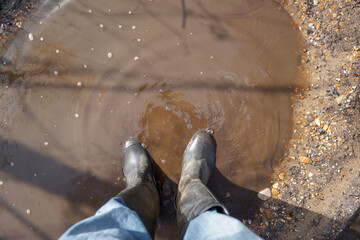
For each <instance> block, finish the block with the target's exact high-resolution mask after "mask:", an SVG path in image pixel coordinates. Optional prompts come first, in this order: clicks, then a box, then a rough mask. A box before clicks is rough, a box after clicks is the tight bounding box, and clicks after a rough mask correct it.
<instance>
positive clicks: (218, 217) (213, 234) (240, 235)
mask: <svg viewBox="0 0 360 240" xmlns="http://www.w3.org/2000/svg"><path fill="white" fill-rule="evenodd" d="M184 239H185V240H187V239H189V240H190V239H197V240H202V239H204V240H205V239H206V240H209V239H210V240H213V239H226V240H229V239H230V240H231V239H237V240H239V239H244V240H245V239H246V240H255V239H256V240H258V239H262V238H260V237H259V236H257V235H256V234H255V233H253V232H252V231H251V230H250V229H249V228H248V227H246V226H245V225H244V224H243V223H242V222H240V221H239V220H237V219H236V218H233V217H230V216H228V215H225V214H221V213H218V212H217V211H216V210H215V209H214V210H208V211H206V212H205V213H203V214H201V215H199V216H197V217H196V218H194V219H193V220H192V221H191V222H190V224H189V226H188V229H187V230H186V233H185V236H184Z"/></svg>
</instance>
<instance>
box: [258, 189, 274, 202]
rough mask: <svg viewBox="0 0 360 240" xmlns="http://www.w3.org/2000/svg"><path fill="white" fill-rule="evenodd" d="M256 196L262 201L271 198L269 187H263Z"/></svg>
mask: <svg viewBox="0 0 360 240" xmlns="http://www.w3.org/2000/svg"><path fill="white" fill-rule="evenodd" d="M258 198H260V199H261V200H263V201H266V200H268V199H270V198H271V191H270V188H265V189H264V190H262V191H260V192H259V193H258Z"/></svg>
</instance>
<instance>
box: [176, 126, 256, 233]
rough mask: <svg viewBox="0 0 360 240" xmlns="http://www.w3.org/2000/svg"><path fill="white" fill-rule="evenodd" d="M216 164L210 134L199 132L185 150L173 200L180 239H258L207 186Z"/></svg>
mask: <svg viewBox="0 0 360 240" xmlns="http://www.w3.org/2000/svg"><path fill="white" fill-rule="evenodd" d="M215 161H216V142H215V139H214V137H213V136H212V135H211V133H210V131H205V130H201V131H198V132H197V133H196V134H195V135H194V136H193V137H192V139H191V141H190V143H189V144H188V146H187V147H186V150H185V153H184V157H183V167H182V171H181V176H180V181H179V186H178V193H177V199H176V205H177V219H178V226H179V235H180V239H183V238H184V239H261V238H259V237H257V236H256V235H255V234H254V233H252V232H251V231H250V230H249V229H248V228H247V227H246V226H245V225H244V224H242V223H241V222H240V221H238V220H237V219H235V218H232V217H230V216H228V215H229V212H228V210H227V209H226V208H225V207H224V206H223V205H222V204H221V203H220V202H219V201H218V200H217V199H216V198H215V196H214V195H213V194H212V192H211V191H210V190H209V189H208V188H207V187H206V184H207V182H208V180H209V177H210V175H211V173H212V170H213V169H214V167H215Z"/></svg>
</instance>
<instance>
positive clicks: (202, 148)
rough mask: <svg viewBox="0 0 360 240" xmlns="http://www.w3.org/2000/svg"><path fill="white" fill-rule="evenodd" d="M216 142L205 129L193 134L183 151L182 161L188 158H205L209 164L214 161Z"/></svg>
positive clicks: (186, 160) (188, 159)
mask: <svg viewBox="0 0 360 240" xmlns="http://www.w3.org/2000/svg"><path fill="white" fill-rule="evenodd" d="M215 156H216V142H215V139H214V137H213V136H212V135H211V134H210V133H209V132H208V131H206V130H200V131H198V132H197V133H195V134H194V136H193V137H192V138H191V140H190V143H189V144H188V146H187V148H186V150H185V153H184V163H186V162H188V161H190V159H195V160H200V159H207V161H209V163H211V165H212V164H213V163H215Z"/></svg>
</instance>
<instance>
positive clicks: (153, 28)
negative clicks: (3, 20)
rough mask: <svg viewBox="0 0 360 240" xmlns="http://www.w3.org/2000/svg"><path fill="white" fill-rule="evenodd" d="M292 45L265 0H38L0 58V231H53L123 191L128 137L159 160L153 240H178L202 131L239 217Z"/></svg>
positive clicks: (52, 234)
mask: <svg viewBox="0 0 360 240" xmlns="http://www.w3.org/2000/svg"><path fill="white" fill-rule="evenodd" d="M31 38H33V40H32V41H30V39H31ZM300 42H301V39H300V35H299V33H298V32H297V31H296V30H295V26H294V25H293V24H292V23H291V18H290V17H289V16H288V14H287V13H286V11H284V10H283V9H282V8H281V6H280V5H278V4H277V3H275V2H274V1H270V0H269V1H262V0H251V1H250V0H248V1H238V0H229V1H224V0H221V1H205V0H203V1H200V0H196V1H162V0H152V1H151V0H150V1H149V0H147V1H130V0H129V1H125V0H123V1H115V0H107V1H95V0H78V1H63V2H59V1H51V0H48V1H42V2H40V4H39V6H38V8H37V9H36V10H34V11H33V12H32V13H31V15H30V16H29V17H28V20H27V22H25V23H24V24H23V28H22V30H21V31H20V33H19V34H18V35H17V37H16V38H15V40H14V41H13V42H12V43H11V44H9V45H8V46H6V48H4V49H3V50H2V55H1V56H2V58H1V61H2V66H1V73H0V75H1V78H0V102H1V105H0V106H1V108H0V136H1V137H0V156H1V169H0V180H1V181H2V182H1V183H2V185H1V186H0V222H1V224H0V233H1V235H2V236H3V237H4V238H9V239H10V238H28V239H33V238H40V239H52V238H56V237H59V236H60V235H61V234H62V233H63V232H64V231H65V230H66V229H67V228H68V227H69V226H71V225H72V224H73V223H75V222H76V221H78V220H80V219H83V218H85V217H87V216H90V215H91V214H93V213H94V212H95V210H96V209H97V208H98V207H100V206H101V205H102V204H103V203H105V202H106V201H107V200H108V199H109V198H111V197H112V196H113V195H115V194H116V193H117V192H118V191H120V190H122V189H124V188H125V182H124V180H123V174H122V168H121V161H122V157H123V156H122V154H123V153H122V151H123V144H124V142H125V141H126V140H127V139H129V138H131V137H133V138H137V139H139V140H141V141H143V142H144V143H145V144H146V145H147V149H148V151H149V152H150V154H151V155H152V157H153V158H154V160H155V162H156V163H157V177H158V180H159V183H160V188H161V201H162V210H161V216H160V219H159V224H158V229H157V233H156V237H157V239H174V238H176V237H177V235H176V234H177V231H176V219H175V209H174V203H173V198H174V194H175V192H176V184H177V182H178V180H179V175H180V172H181V161H182V154H183V151H184V149H185V147H186V145H187V143H188V141H189V140H190V138H191V136H192V135H193V134H194V133H195V132H196V131H197V130H198V129H201V128H208V127H210V128H212V129H213V130H214V132H215V134H214V136H215V138H216V140H217V145H218V147H217V165H216V166H217V169H216V170H215V172H214V174H213V177H212V178H211V180H210V182H209V186H210V188H211V189H212V190H213V191H214V193H215V195H216V196H218V198H219V199H220V200H221V201H222V202H223V203H224V204H225V205H226V206H227V207H228V208H229V210H230V213H231V214H232V215H233V216H235V217H237V218H239V219H243V218H245V219H246V218H247V217H249V216H251V212H253V211H255V210H256V202H257V201H258V200H257V198H256V191H259V190H261V189H263V188H265V187H267V186H268V185H269V180H268V176H269V174H270V173H271V171H272V167H273V166H274V165H275V164H276V161H277V160H278V159H279V158H280V156H281V154H283V153H284V151H285V147H286V143H287V141H288V140H289V137H290V136H291V127H292V110H291V101H290V93H291V91H292V90H293V87H294V86H296V85H297V84H298V82H297V80H298V79H299V74H298V65H299V60H300V55H299V49H300V48H301V46H300Z"/></svg>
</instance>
